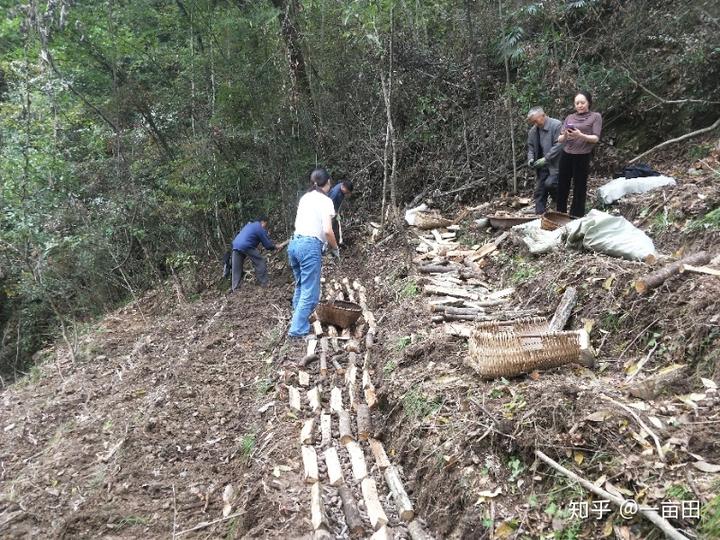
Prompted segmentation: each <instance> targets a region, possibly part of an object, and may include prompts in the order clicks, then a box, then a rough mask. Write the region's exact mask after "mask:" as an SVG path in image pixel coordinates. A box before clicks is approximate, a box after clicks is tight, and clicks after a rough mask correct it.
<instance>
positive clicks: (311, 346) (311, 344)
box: [305, 338, 318, 357]
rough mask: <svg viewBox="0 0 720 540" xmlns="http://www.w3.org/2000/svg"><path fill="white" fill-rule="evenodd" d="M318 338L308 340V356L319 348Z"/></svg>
mask: <svg viewBox="0 0 720 540" xmlns="http://www.w3.org/2000/svg"><path fill="white" fill-rule="evenodd" d="M317 343H318V342H317V339H315V338H310V339H309V340H308V342H307V353H306V354H305V356H306V357H308V356H314V355H315V350H316V349H317Z"/></svg>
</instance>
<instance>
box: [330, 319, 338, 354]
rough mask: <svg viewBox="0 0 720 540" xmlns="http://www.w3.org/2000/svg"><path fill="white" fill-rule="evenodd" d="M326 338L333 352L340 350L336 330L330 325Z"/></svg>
mask: <svg viewBox="0 0 720 540" xmlns="http://www.w3.org/2000/svg"><path fill="white" fill-rule="evenodd" d="M327 333H328V337H329V338H330V345H332V348H333V350H334V351H335V352H337V351H338V350H339V349H340V346H339V345H338V331H337V328H335V327H334V326H332V325H330V326H328V332H327Z"/></svg>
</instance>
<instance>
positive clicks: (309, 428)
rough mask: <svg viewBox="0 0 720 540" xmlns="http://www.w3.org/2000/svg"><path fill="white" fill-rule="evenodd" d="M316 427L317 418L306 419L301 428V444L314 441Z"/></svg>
mask: <svg viewBox="0 0 720 540" xmlns="http://www.w3.org/2000/svg"><path fill="white" fill-rule="evenodd" d="M314 428H315V419H314V418H311V419H310V420H305V423H304V424H303V427H302V430H300V444H312V443H313V429H314Z"/></svg>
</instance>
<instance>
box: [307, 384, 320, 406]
mask: <svg viewBox="0 0 720 540" xmlns="http://www.w3.org/2000/svg"><path fill="white" fill-rule="evenodd" d="M307 398H308V401H309V402H310V410H311V411H312V412H317V411H319V410H320V388H318V387H317V386H316V387H314V388H312V389H310V390H308V393H307Z"/></svg>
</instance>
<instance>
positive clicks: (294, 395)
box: [287, 386, 302, 411]
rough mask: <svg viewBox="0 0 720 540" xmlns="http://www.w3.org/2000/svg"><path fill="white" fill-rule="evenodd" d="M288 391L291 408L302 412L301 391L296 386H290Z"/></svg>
mask: <svg viewBox="0 0 720 540" xmlns="http://www.w3.org/2000/svg"><path fill="white" fill-rule="evenodd" d="M287 389H288V399H289V401H290V408H291V409H295V410H296V411H300V410H302V405H301V404H300V391H299V390H298V389H297V388H295V387H294V386H288V387H287Z"/></svg>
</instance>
